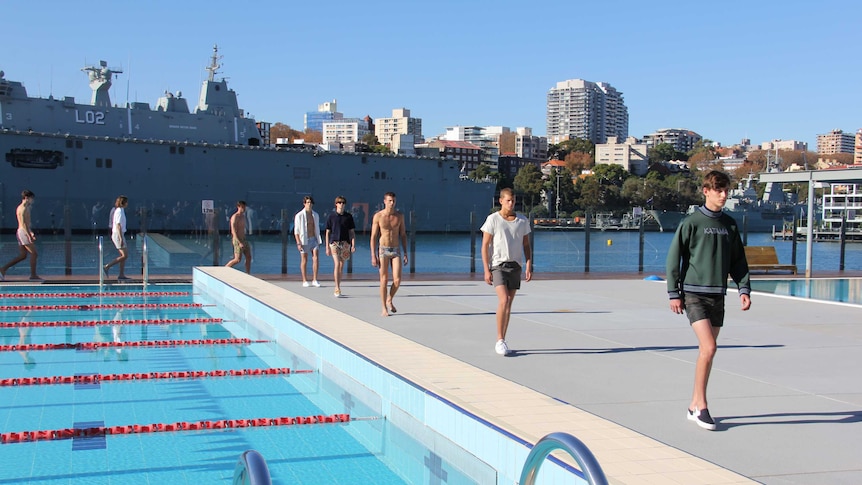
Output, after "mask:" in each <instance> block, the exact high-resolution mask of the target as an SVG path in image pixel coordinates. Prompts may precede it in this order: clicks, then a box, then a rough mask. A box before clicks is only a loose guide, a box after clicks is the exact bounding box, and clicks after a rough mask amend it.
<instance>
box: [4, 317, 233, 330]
mask: <svg viewBox="0 0 862 485" xmlns="http://www.w3.org/2000/svg"><path fill="white" fill-rule="evenodd" d="M223 322H224V320H222V319H221V318H150V319H133V320H55V321H48V322H0V328H19V327H98V326H101V325H177V324H191V323H223Z"/></svg>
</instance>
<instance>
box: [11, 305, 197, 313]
mask: <svg viewBox="0 0 862 485" xmlns="http://www.w3.org/2000/svg"><path fill="white" fill-rule="evenodd" d="M203 306H204V305H202V304H200V303H99V304H95V305H3V306H0V311H5V312H14V311H31V310H81V311H86V310H114V309H117V310H121V309H132V308H203ZM210 306H212V305H210Z"/></svg>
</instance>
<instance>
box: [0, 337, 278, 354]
mask: <svg viewBox="0 0 862 485" xmlns="http://www.w3.org/2000/svg"><path fill="white" fill-rule="evenodd" d="M268 342H271V340H251V339H247V338H219V339H191V340H136V341H131V342H76V343H62V344H21V345H0V352H12V351H17V352H29V351H34V350H69V349H73V350H94V349H102V348H113V347H180V346H192V345H247V344H261V343H268Z"/></svg>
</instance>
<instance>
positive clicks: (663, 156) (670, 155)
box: [647, 143, 688, 163]
mask: <svg viewBox="0 0 862 485" xmlns="http://www.w3.org/2000/svg"><path fill="white" fill-rule="evenodd" d="M647 157H648V158H649V161H650V163H659V162H667V161H670V160H688V156H687V155H686V154H685V153H683V152H680V151H677V149H676V147H674V146H673V145H671V144H670V143H659V144H658V145H656V146H654V147H652V148H650V149H649V150H647Z"/></svg>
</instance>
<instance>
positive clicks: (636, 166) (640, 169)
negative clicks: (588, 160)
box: [596, 136, 649, 176]
mask: <svg viewBox="0 0 862 485" xmlns="http://www.w3.org/2000/svg"><path fill="white" fill-rule="evenodd" d="M612 164H616V165H622V167H623V168H624V169H626V171H628V172H629V173H633V174H635V175H640V176H643V175H646V173H647V171H648V170H649V157H648V156H647V145H646V144H645V143H638V140H637V138H635V137H633V136H630V137H628V138H626V140H625V141H624V142H622V143H618V142H617V137H615V136H611V137H608V142H607V143H600V144H597V145H596V165H612Z"/></svg>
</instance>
